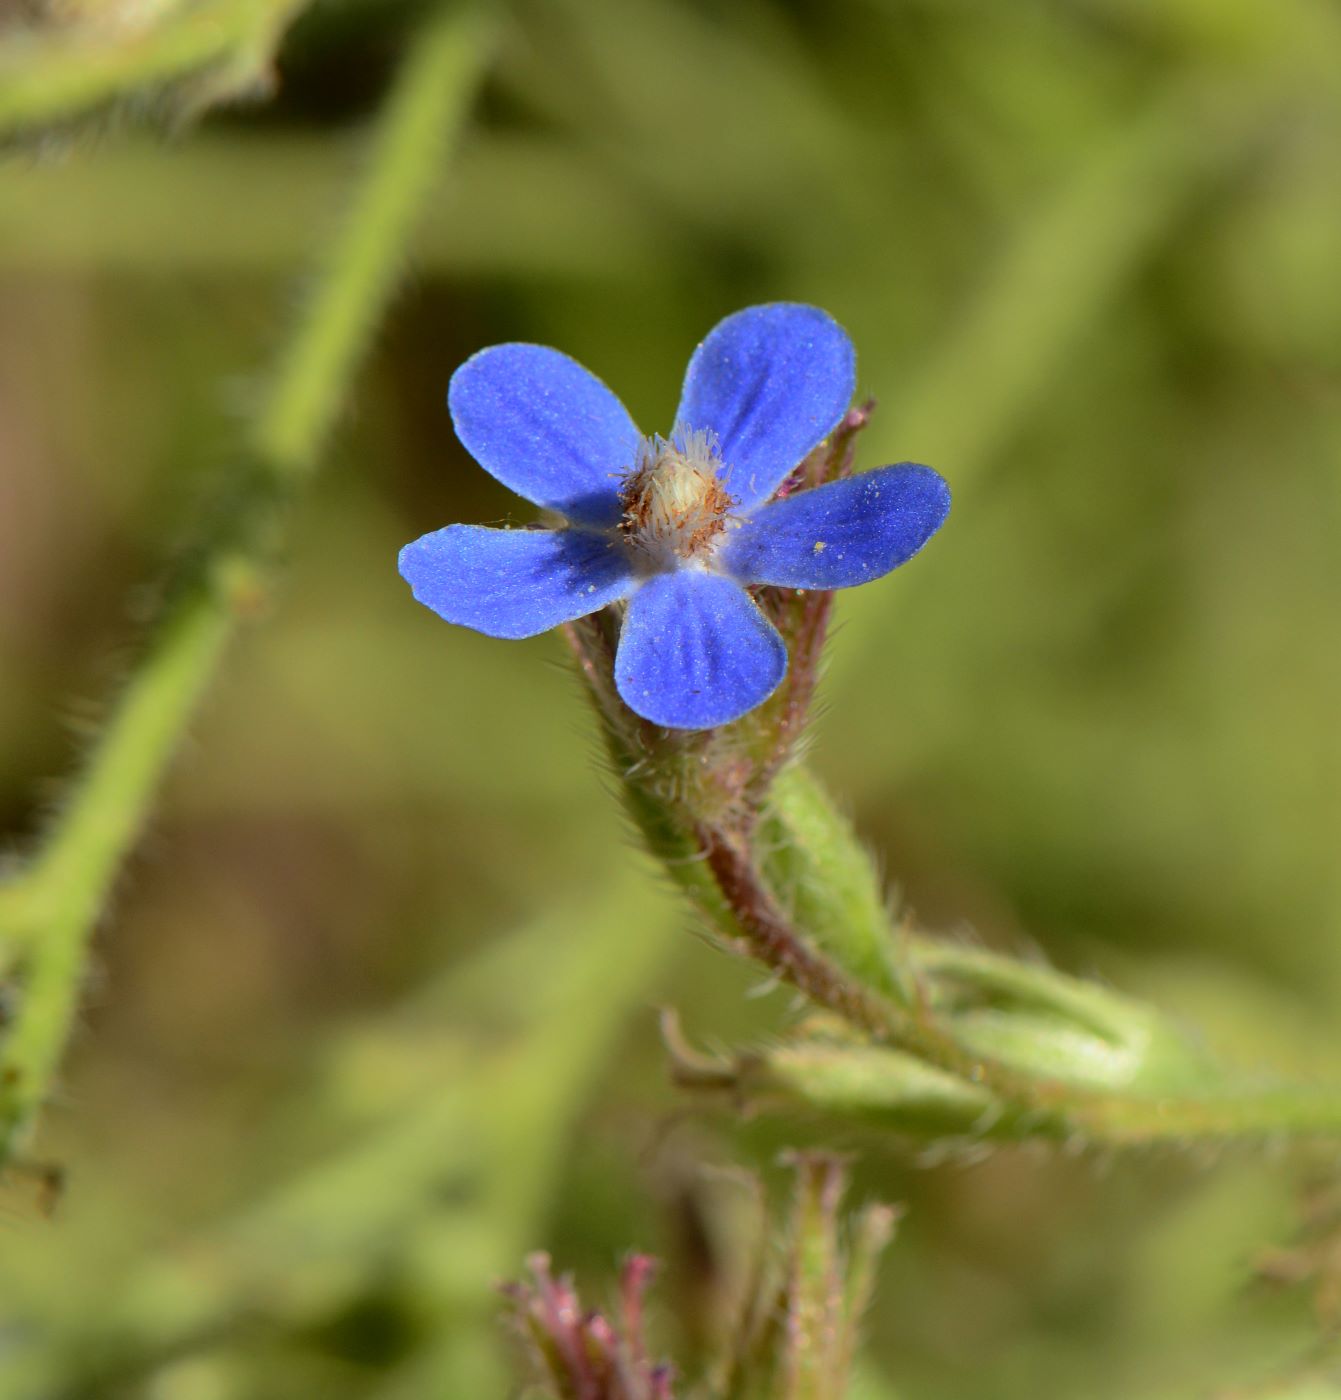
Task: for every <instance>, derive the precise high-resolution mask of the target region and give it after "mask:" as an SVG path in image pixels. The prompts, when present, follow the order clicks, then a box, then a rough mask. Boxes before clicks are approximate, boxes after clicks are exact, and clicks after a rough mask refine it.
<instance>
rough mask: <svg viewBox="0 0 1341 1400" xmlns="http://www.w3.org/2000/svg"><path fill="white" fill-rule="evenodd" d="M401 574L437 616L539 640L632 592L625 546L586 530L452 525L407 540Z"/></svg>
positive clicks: (482, 629)
mask: <svg viewBox="0 0 1341 1400" xmlns="http://www.w3.org/2000/svg"><path fill="white" fill-rule="evenodd" d="M400 572H401V577H402V578H404V580H405V581H406V583H408V584H409V585H410V587H411V588H412V589H413V590H414V596H415V597H416V598H417V599H418V600H419V601H420V602H421V603H423V604H424V605H425V607H429V608H432V609H433V611H434V612H435V613H437V614H438V616H439V617H445V618H446V619H447V621H448V622H456V623H459V624H460V625H461V626H462V627H473V628H474V629H475V631H477V632H483V633H485V634H486V636H490V637H534V636H535V635H536V634H537V633H540V632H548V631H549V629H550V628H551V627H557V626H558V625H559V623H561V622H569V621H571V620H572V619H573V618H575V617H585V616H586V615H587V614H588V613H591V612H595V611H596V609H597V608H603V607H604V606H605V605H606V604H607V603H612V602H614V600H615V599H616V598H622V597H623V596H624V594H625V593H626V592H627V591H628V589H629V587H630V585H631V583H632V579H633V571H632V569H631V567H630V565H629V559H628V555H627V553H626V551H625V550H624V548H623V546H622V545H620V544H619V543H618V542H617V541H615V540H611V539H610V538H608V537H607V536H605V535H597V534H593V533H591V532H589V531H586V530H489V529H486V528H485V527H484V526H482V525H449V526H448V527H447V528H446V529H445V530H435V531H434V532H433V533H432V534H431V535H424V536H422V537H421V538H420V539H417V540H415V542H414V543H413V544H407V545H406V546H405V548H404V549H402V550H401V552H400Z"/></svg>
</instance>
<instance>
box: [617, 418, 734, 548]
mask: <svg viewBox="0 0 1341 1400" xmlns="http://www.w3.org/2000/svg"><path fill="white" fill-rule="evenodd" d="M721 471H722V459H721V458H720V457H719V456H718V455H717V442H716V439H715V438H714V436H713V435H712V434H711V433H709V432H704V431H685V430H680V429H677V430H676V431H675V432H674V433H673V434H672V435H671V436H670V438H669V439H667V438H663V437H650V438H646V439H644V441H643V443H642V445H641V446H640V447H639V449H638V459H637V461H636V462H635V463H634V467H633V470H632V471H631V472H629V474H628V475H627V476H626V477H625V478H624V481H623V484H622V485H621V487H620V491H619V498H620V500H621V501H622V502H623V505H624V518H623V519H622V520H621V521H620V525H619V528H620V531H621V532H622V533H623V535H624V537H625V538H626V539H627V540H628V541H629V543H630V544H632V545H634V546H635V547H636V548H637V549H639V550H641V551H643V552H644V553H645V554H646V555H648V557H649V559H650V560H651V561H652V562H654V563H656V564H658V565H660V566H662V567H669V566H674V565H675V564H677V563H678V562H679V561H681V560H689V559H697V560H706V559H707V558H708V557H709V556H711V555H712V553H713V552H714V551H715V550H716V548H717V546H718V544H719V543H720V540H721V536H722V534H723V532H724V531H725V530H726V529H727V526H728V525H729V524H730V523H732V522H731V516H730V512H731V507H732V506H734V505H735V503H736V502H735V500H734V498H733V497H732V496H731V495H730V494H729V493H728V492H727V489H726V487H725V485H724V484H723V482H722V479H721V476H720V473H721Z"/></svg>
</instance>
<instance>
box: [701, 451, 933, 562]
mask: <svg viewBox="0 0 1341 1400" xmlns="http://www.w3.org/2000/svg"><path fill="white" fill-rule="evenodd" d="M949 511H950V488H949V487H948V486H947V485H946V484H945V482H944V480H942V478H941V477H940V475H939V474H938V473H936V472H934V471H932V469H931V468H930V467H919V466H916V465H915V464H913V463H911V462H904V463H902V464H901V465H900V466H897V467H881V468H879V470H877V471H873V472H863V473H862V474H861V475H860V476H850V477H847V478H845V479H844V480H842V481H831V482H829V483H828V484H827V485H824V486H816V487H815V488H814V489H813V490H811V491H798V492H797V493H796V494H795V495H794V496H785V497H783V499H782V500H780V501H772V502H770V503H769V504H768V505H766V506H763V507H762V508H761V509H759V510H757V511H756V512H755V513H754V515H753V516H752V517H751V518H750V519H748V520H746V521H745V522H744V524H743V525H741V527H740V528H739V529H738V530H734V531H732V532H731V534H729V535H728V536H727V542H726V545H725V546H724V548H723V549H722V552H721V553H720V554H719V555H718V563H719V565H720V566H721V567H722V568H723V569H725V570H726V572H727V573H729V574H731V575H732V576H733V577H735V578H738V579H739V580H740V581H741V582H742V583H772V584H778V585H780V586H782V587H784V588H850V587H852V585H853V584H857V583H866V582H868V581H869V580H870V579H873V578H879V577H880V576H881V575H882V574H887V573H888V572H889V571H890V570H891V569H894V568H897V567H898V566H899V565H900V564H902V563H905V562H906V561H907V560H909V559H911V558H912V557H913V555H914V554H916V553H917V551H918V550H919V549H921V548H922V546H923V545H924V544H926V542H927V541H928V540H929V539H930V538H931V537H932V535H934V534H935V533H936V531H937V530H939V529H940V527H941V524H942V522H943V521H944V520H945V517H946V515H947V514H949Z"/></svg>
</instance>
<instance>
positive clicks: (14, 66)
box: [0, 0, 308, 138]
mask: <svg viewBox="0 0 1341 1400" xmlns="http://www.w3.org/2000/svg"><path fill="white" fill-rule="evenodd" d="M307 3H308V0H210V2H209V3H206V4H200V5H191V6H187V7H183V8H182V9H181V11H180V12H179V13H177V14H175V15H173V16H171V17H170V18H168V19H165V20H163V21H162V22H161V23H160V24H158V25H157V26H155V27H154V28H153V29H151V30H149V31H148V32H147V33H146V32H131V33H127V34H125V35H124V36H120V37H117V36H112V37H109V35H108V34H107V32H106V31H105V30H103V29H99V31H98V32H97V33H96V34H94V35H92V36H90V35H89V34H87V33H86V32H84V31H82V30H79V29H75V30H73V31H56V32H55V33H54V34H52V35H39V36H36V37H32V38H27V39H24V40H19V39H13V38H11V39H10V40H9V42H8V44H7V46H6V49H7V51H6V53H5V55H4V59H3V61H0V138H2V137H5V136H9V135H13V134H15V133H20V134H21V133H22V132H24V131H26V130H30V129H36V128H41V127H44V126H52V125H60V124H65V123H68V122H71V121H74V120H76V119H78V118H80V117H83V116H87V115H88V114H90V113H91V112H95V111H97V110H98V109H100V108H102V107H105V106H108V105H109V104H111V103H113V102H116V101H117V100H118V99H121V98H126V97H131V96H143V95H144V93H145V92H146V91H152V90H154V89H159V88H163V87H165V86H168V85H171V84H174V83H179V82H182V81H185V80H187V79H190V78H193V77H196V76H198V75H201V74H203V73H207V72H209V71H211V70H219V71H220V72H221V75H226V76H227V79H228V81H227V82H226V83H225V85H224V90H225V91H234V92H235V91H240V90H243V89H245V88H247V87H248V86H251V85H254V84H256V83H258V82H259V81H260V80H261V79H263V77H264V75H265V73H266V70H267V65H268V64H269V62H270V58H271V55H272V53H273V51H274V48H275V45H276V43H277V42H278V39H279V36H280V35H281V34H282V33H283V31H284V29H285V27H286V26H287V25H288V24H289V22H290V21H291V20H292V19H293V17H294V16H295V15H296V14H297V13H298V11H299V10H301V9H303V8H304V7H305V6H306V4H307Z"/></svg>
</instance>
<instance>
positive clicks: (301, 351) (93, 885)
mask: <svg viewBox="0 0 1341 1400" xmlns="http://www.w3.org/2000/svg"><path fill="white" fill-rule="evenodd" d="M488 49H489V44H488V33H487V27H486V26H485V25H484V24H483V22H482V21H481V19H480V18H479V15H478V13H477V12H476V11H475V10H474V9H473V8H472V9H465V10H461V9H451V10H449V11H447V12H444V13H443V14H442V15H441V16H440V17H437V18H435V19H434V20H433V21H431V22H430V23H429V25H428V27H427V28H426V30H425V31H424V32H423V34H422V35H421V36H420V38H419V40H418V41H417V43H416V45H415V47H414V48H413V50H412V52H411V54H410V56H409V58H408V60H407V61H406V63H405V66H404V69H403V71H402V73H401V76H400V79H399V81H398V84H397V87H396V89H395V91H394V92H393V94H392V97H391V99H390V102H389V105H388V107H387V110H386V113H385V116H384V118H383V121H382V124H381V130H380V135H379V138H378V141H377V146H376V149H375V150H374V152H373V159H372V165H371V173H370V175H369V177H368V179H367V180H366V182H365V183H364V185H363V187H362V188H361V189H360V190H359V192H358V194H357V195H356V197H355V199H354V203H353V206H352V207H351V209H350V211H349V215H348V218H347V221H346V223H345V225H344V227H343V229H342V231H341V232H340V234H339V235H338V236H337V238H336V241H335V244H334V247H333V250H332V254H331V257H330V258H329V260H328V261H327V263H326V265H325V268H324V270H323V271H322V273H321V275H320V278H319V280H318V283H317V286H316V288H315V290H314V293H313V295H312V297H311V299H310V300H309V302H308V304H307V309H306V312H305V314H304V315H303V317H302V318H301V319H300V321H299V324H298V326H297V328H296V330H295V333H294V335H293V338H292V340H291V342H290V347H289V350H288V352H287V353H286V354H285V355H284V356H283V357H282V358H281V361H280V364H279V367H278V370H277V372H276V374H275V377H274V380H273V382H272V387H271V389H270V393H269V395H268V398H267V401H266V403H265V405H264V407H263V409H262V412H261V414H260V417H259V420H258V423H257V425H256V428H255V430H254V433H253V436H252V441H251V442H250V444H249V453H248V456H249V459H250V460H249V461H248V463H247V464H246V466H247V468H248V469H247V470H245V471H243V472H241V473H240V476H239V480H238V482H237V484H236V485H237V498H236V502H235V504H234V505H233V507H232V508H231V510H230V511H228V512H227V513H226V517H227V518H226V519H224V520H222V521H221V523H220V527H219V528H218V530H217V531H216V533H215V535H214V543H213V544H212V545H211V546H209V547H207V548H206V550H205V551H204V552H203V553H202V554H201V556H200V557H199V560H198V562H197V564H196V566H195V568H194V570H193V571H192V574H191V576H190V578H189V579H188V580H187V582H186V583H185V584H184V585H183V587H182V588H181V589H180V590H179V591H178V593H177V596H176V601H175V603H174V604H173V605H172V606H171V607H170V608H169V610H168V612H167V614H166V616H165V618H164V620H163V621H162V623H161V624H160V626H159V629H158V631H157V634H156V636H155V639H154V641H153V642H152V643H151V645H150V647H149V649H148V651H147V653H146V655H145V657H144V659H143V660H142V662H141V663H140V665H139V667H138V669H137V670H136V672H135V675H134V676H133V678H132V680H131V682H130V684H129V685H128V686H127V689H126V691H125V694H124V695H123V696H122V698H121V701H120V703H119V704H118V705H117V707H116V709H115V711H114V712H113V714H112V716H111V719H110V720H109V722H108V724H107V727H106V729H105V730H104V732H103V734H102V736H101V738H100V739H99V741H98V742H97V744H96V746H95V748H94V750H93V754H92V757H91V760H90V762H89V765H88V767H87V769H86V771H85V773H84V775H83V778H82V780H81V781H80V783H79V786H78V787H77V788H76V790H75V792H74V794H73V795H72V797H71V800H70V802H69V803H68V805H67V806H66V808H65V810H64V812H63V814H62V815H61V817H60V819H59V820H58V822H57V824H56V826H55V828H54V830H53V831H52V833H51V836H50V838H49V839H48V841H47V843H46V846H45V848H44V849H43V851H42V852H41V854H40V856H39V858H38V859H37V861H36V864H35V865H34V866H33V868H32V870H31V872H30V873H29V874H27V875H26V876H24V877H22V878H21V881H20V882H19V883H18V884H17V885H16V886H14V887H11V888H10V889H9V890H8V891H7V893H6V901H5V903H3V904H0V919H3V918H4V917H5V916H6V915H12V917H13V922H12V923H11V924H9V925H8V926H6V925H5V924H3V923H0V948H3V947H4V946H5V945H8V947H9V948H10V949H13V948H14V947H15V946H16V945H17V946H19V947H21V948H26V953H27V977H26V983H25V988H24V995H23V997H22V1001H21V1004H20V1007H19V1011H18V1015H17V1018H16V1020H15V1022H14V1025H13V1027H12V1029H11V1031H10V1033H9V1035H8V1036H7V1038H6V1040H5V1043H4V1046H3V1048H2V1049H0V1146H8V1147H10V1148H12V1146H13V1145H14V1143H15V1140H16V1138H17V1137H18V1135H19V1134H20V1133H21V1132H22V1131H23V1130H24V1129H25V1128H26V1126H27V1125H28V1124H29V1123H30V1122H31V1120H32V1117H33V1115H34V1113H35V1111H36V1110H37V1108H38V1107H39V1105H40V1104H41V1102H42V1099H43V1098H44V1097H45V1095H46V1092H47V1088H48V1085H49V1083H50V1080H51V1077H52V1075H53V1074H54V1073H55V1071H56V1068H57V1065H58V1063H59V1060H60V1057H61V1055H62V1053H63V1050H64V1046H65V1042H66V1040H67V1038H68V1035H69V1030H70V1025H71V1021H72V1019H73V1017H74V1013H75V1010H76V1008H77V1005H78V997H79V990H80V985H81V981H82V973H83V967H84V963H85V960H86V956H87V950H88V942H89V938H90V935H91V933H92V930H93V928H94V927H95V925H96V922H97V919H98V915H99V912H100V911H101V910H102V908H103V907H104V905H105V904H106V901H107V898H108V894H109V892H110V890H111V887H112V884H113V882H114V880H115V877H116V874H117V871H118V870H119V868H120V866H121V864H122V862H123V861H124V859H125V857H126V854H127V853H128V851H129V850H130V848H131V847H132V845H133V844H134V842H135V840H136V837H137V836H138V833H139V832H140V830H141V829H142V827H143V825H144V822H145V820H146V818H147V816H148V814H149V811H150V808H151V805H152V802H153V798H154V794H155V792H156V791H157V789H158V785H159V782H160V779H161V778H162V776H163V773H164V771H165V769H166V768H167V766H168V763H169V761H170V760H171V758H172V755H173V753H174V752H175V750H176V747H177V745H178V743H179V741H180V739H181V737H182V734H183V732H184V731H185V729H186V726H187V725H188V723H189V722H190V719H191V717H192V715H193V714H194V712H195V709H196V705H197V703H198V701H199V699H200V697H201V695H202V694H203V692H204V691H205V689H206V688H207V686H208V685H209V682H210V680H211V679H212V677H213V675H214V673H215V670H216V669H217V666H218V663H219V660H220V657H221V655H222V653H223V651H224V648H225V646H226V644H227V642H228V640H229V638H230V637H231V635H232V633H233V630H234V628H235V625H236V623H237V621H238V620H239V619H240V618H241V617H242V616H244V615H245V614H246V613H247V612H248V611H250V610H251V609H250V608H249V606H248V604H249V601H250V600H251V599H252V598H253V597H254V596H255V593H256V591H257V589H258V587H259V585H260V581H261V580H262V579H263V578H264V574H265V570H266V567H267V565H268V563H269V560H270V558H271V556H272V554H273V551H274V544H275V538H276V536H277V535H278V534H279V533H280V527H281V525H282V519H283V512H284V508H285V506H286V504H287V499H288V495H289V492H290V491H291V490H292V488H293V487H294V486H296V485H297V484H298V483H299V482H301V480H303V479H304V478H305V477H306V476H307V475H308V474H309V473H310V472H311V471H312V469H313V468H314V467H315V466H316V465H317V464H318V460H319V454H320V450H321V447H322V445H323V443H324V441H325V438H326V435H327V432H328V430H329V428H330V425H331V422H332V420H333V419H334V416H335V414H336V411H337V409H338V406H339V404H340V402H341V400H342V398H343V396H344V395H345V394H346V393H347V392H348V389H349V386H350V383H351V380H352V378H353V376H354V373H355V370H356V368H357V366H358V363H359V361H360V358H361V356H362V353H363V351H364V348H365V347H366V345H367V342H368V339H369V337H370V335H371V332H372V330H373V328H374V326H375V324H376V322H377V320H378V318H379V316H380V314H381V313H382V311H383V309H384V307H385V305H386V303H387V300H388V299H389V297H390V295H391V292H392V290H393V287H394V285H395V280H396V275H397V272H398V271H399V268H400V266H401V263H402V259H403V255H404V250H405V247H406V244H407V243H408V241H409V239H410V236H411V234H412V232H413V228H414V222H415V215H416V214H417V212H418V209H419V205H420V202H421V200H422V197H423V195H424V194H425V192H426V190H427V188H428V186H429V183H430V182H431V180H432V179H433V178H434V177H435V175H436V174H437V172H438V171H440V170H441V168H442V164H443V159H444V156H445V153H446V148H447V146H448V144H449V142H450V141H451V140H452V139H453V137H454V136H455V134H456V132H457V131H458V130H459V128H460V126H461V123H462V121H463V120H464V118H465V115H466V112H467V110H468V108H469V105H470V103H471V100H472V98H473V96H474V93H475V90H476V87H477V85H478V81H479V79H480V76H481V74H482V71H483V66H484V61H485V57H486V54H487V52H488Z"/></svg>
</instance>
